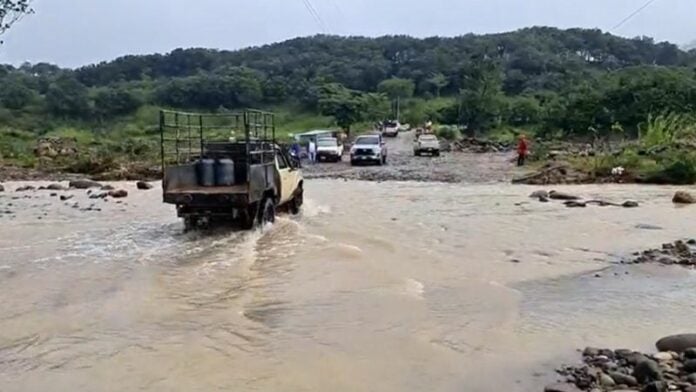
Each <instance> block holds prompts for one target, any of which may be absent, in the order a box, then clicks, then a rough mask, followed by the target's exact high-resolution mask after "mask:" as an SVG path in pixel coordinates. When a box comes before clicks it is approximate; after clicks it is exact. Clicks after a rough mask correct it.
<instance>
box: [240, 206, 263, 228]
mask: <svg viewBox="0 0 696 392" xmlns="http://www.w3.org/2000/svg"><path fill="white" fill-rule="evenodd" d="M258 216H259V210H258V204H257V203H253V204H251V205H250V206H248V207H247V209H246V211H243V213H242V216H241V217H240V218H239V226H240V228H241V229H242V230H252V229H253V228H254V226H256V221H257V218H258Z"/></svg>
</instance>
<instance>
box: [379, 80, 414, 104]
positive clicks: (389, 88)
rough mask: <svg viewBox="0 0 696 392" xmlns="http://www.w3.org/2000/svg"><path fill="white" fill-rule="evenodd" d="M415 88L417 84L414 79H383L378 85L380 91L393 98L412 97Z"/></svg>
mask: <svg viewBox="0 0 696 392" xmlns="http://www.w3.org/2000/svg"><path fill="white" fill-rule="evenodd" d="M415 89H416V85H415V84H414V83H413V80H410V79H401V78H391V79H387V80H383V81H382V82H381V83H380V84H379V85H378V86H377V90H378V91H379V92H380V93H382V94H386V95H387V97H389V99H392V100H393V99H404V98H411V97H412V96H413V92H414V91H415Z"/></svg>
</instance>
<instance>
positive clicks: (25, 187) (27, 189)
mask: <svg viewBox="0 0 696 392" xmlns="http://www.w3.org/2000/svg"><path fill="white" fill-rule="evenodd" d="M33 190H36V188H35V187H33V186H31V185H25V186H20V187H19V188H17V189H15V192H26V191H33Z"/></svg>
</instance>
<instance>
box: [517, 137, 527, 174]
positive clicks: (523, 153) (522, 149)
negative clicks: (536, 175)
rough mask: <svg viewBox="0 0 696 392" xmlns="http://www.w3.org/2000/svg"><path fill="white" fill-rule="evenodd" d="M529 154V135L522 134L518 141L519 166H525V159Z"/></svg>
mask: <svg viewBox="0 0 696 392" xmlns="http://www.w3.org/2000/svg"><path fill="white" fill-rule="evenodd" d="M528 154H529V143H528V142H527V136H525V135H520V141H519V142H518V143H517V166H524V161H525V159H526V158H527V155H528Z"/></svg>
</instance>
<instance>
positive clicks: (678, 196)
mask: <svg viewBox="0 0 696 392" xmlns="http://www.w3.org/2000/svg"><path fill="white" fill-rule="evenodd" d="M672 202H674V203H676V204H696V197H694V195H692V194H691V193H689V192H686V191H679V192H677V193H675V194H674V197H673V198H672Z"/></svg>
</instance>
